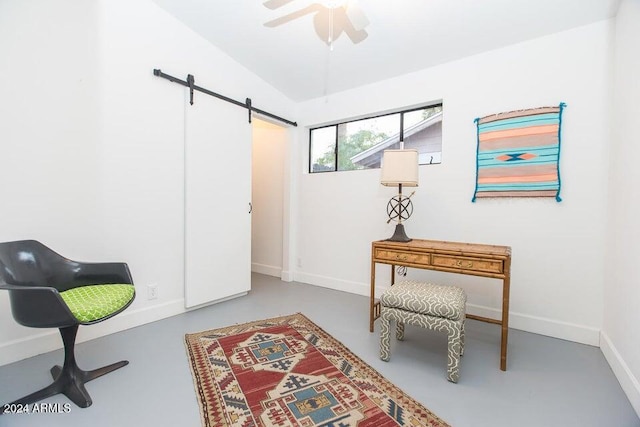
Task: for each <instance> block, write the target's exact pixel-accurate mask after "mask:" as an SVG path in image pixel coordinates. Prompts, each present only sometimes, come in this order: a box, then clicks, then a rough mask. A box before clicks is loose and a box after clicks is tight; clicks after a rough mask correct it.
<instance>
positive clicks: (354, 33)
mask: <svg viewBox="0 0 640 427" xmlns="http://www.w3.org/2000/svg"><path fill="white" fill-rule="evenodd" d="M343 30H344V32H345V34H346V35H347V36H349V38H350V39H351V41H352V42H353V44H358V43H360V42H361V41H363V40H364V39H366V38H367V37H369V33H367V32H366V31H365V30H356V29H355V28H354V27H353V25H352V24H351V22H349V24H348V25H345V26H344V28H343Z"/></svg>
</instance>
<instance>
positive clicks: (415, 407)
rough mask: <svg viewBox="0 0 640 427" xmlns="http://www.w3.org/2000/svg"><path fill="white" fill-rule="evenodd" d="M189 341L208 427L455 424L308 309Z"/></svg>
mask: <svg viewBox="0 0 640 427" xmlns="http://www.w3.org/2000/svg"><path fill="white" fill-rule="evenodd" d="M185 341H186V346H187V353H188V355H189V362H190V365H191V372H192V374H193V378H194V384H195V388H196V394H197V397H198V402H199V404H200V414H201V417H202V424H203V426H205V427H219V426H243V427H249V426H277V427H283V426H304V427H312V426H324V427H347V426H356V425H357V426H361V427H365V426H369V427H390V426H411V427H417V426H437V427H443V426H448V424H447V423H445V422H444V421H442V420H441V419H439V418H438V417H437V416H435V415H434V414H433V413H432V412H431V411H429V410H428V409H426V408H425V407H424V406H422V405H421V404H420V403H418V402H416V401H415V400H413V399H412V398H411V397H409V396H407V395H406V394H405V393H404V392H402V390H400V389H399V388H398V387H396V386H395V385H393V384H392V383H391V382H389V381H388V380H386V379H385V378H384V377H382V376H381V375H380V374H379V373H378V372H376V371H375V370H374V369H373V368H371V367H370V366H369V365H367V364H366V363H364V362H363V361H362V360H360V359H359V358H358V357H357V356H356V355H354V354H353V353H351V351H349V350H348V349H347V348H346V347H345V346H344V345H342V344H341V343H340V342H339V341H337V340H336V339H335V338H333V337H332V336H331V335H329V334H328V333H326V332H325V331H323V330H322V329H321V328H320V327H319V326H317V325H316V324H314V323H313V322H312V321H311V320H309V319H308V318H306V317H305V316H304V315H302V314H300V313H298V314H293V315H290V316H283V317H277V318H273V319H267V320H261V321H256V322H250V323H245V324H242V325H234V326H229V327H226V328H221V329H214V330H210V331H205V332H200V333H196V334H187V335H186V336H185Z"/></svg>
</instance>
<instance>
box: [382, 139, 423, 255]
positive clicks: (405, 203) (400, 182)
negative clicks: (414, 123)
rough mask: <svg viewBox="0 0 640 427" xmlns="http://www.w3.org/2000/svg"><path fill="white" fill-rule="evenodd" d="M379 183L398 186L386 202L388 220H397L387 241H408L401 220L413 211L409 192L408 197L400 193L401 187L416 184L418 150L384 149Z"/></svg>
mask: <svg viewBox="0 0 640 427" xmlns="http://www.w3.org/2000/svg"><path fill="white" fill-rule="evenodd" d="M380 183H381V184H382V185H385V186H388V187H390V186H396V185H397V186H398V195H396V196H394V197H392V198H391V200H389V203H387V215H389V220H388V221H387V224H388V223H389V222H391V221H397V223H398V224H396V229H395V232H394V233H393V236H391V237H390V238H389V239H387V240H389V241H392V242H410V241H411V239H410V238H409V237H407V234H406V233H405V231H404V225H403V224H402V222H403V221H406V220H407V219H409V217H410V216H411V214H412V213H413V203H411V196H413V194H414V193H415V191H414V192H413V193H411V194H410V195H409V196H408V197H407V196H403V195H402V187H403V186H404V187H417V186H418V150H411V149H407V150H384V153H383V155H382V173H381V178H380Z"/></svg>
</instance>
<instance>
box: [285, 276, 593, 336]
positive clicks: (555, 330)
mask: <svg viewBox="0 0 640 427" xmlns="http://www.w3.org/2000/svg"><path fill="white" fill-rule="evenodd" d="M294 280H296V281H298V282H302V283H308V284H310V285H314V286H321V287H323V288H329V289H334V290H337V291H343V292H349V293H352V294H357V295H363V296H366V297H368V296H369V289H370V286H371V285H370V284H369V283H362V282H352V281H347V280H340V279H334V278H332V277H327V276H320V275H317V274H309V273H302V272H296V273H295V278H294ZM385 289H387V287H385V286H376V295H380V294H381V293H382V292H384V290H385ZM467 311H468V313H470V314H475V315H477V316H483V317H491V318H494V319H500V309H499V308H492V307H484V306H480V305H476V304H469V303H467ZM509 327H510V328H513V329H518V330H521V331H525V332H532V333H535V334H540V335H545V336H548V337H553V338H560V339H563V340H567V341H574V342H578V343H581V344H588V345H593V346H596V347H597V346H598V345H599V343H600V330H599V329H596V328H591V327H588V326H584V325H578V324H573V323H567V322H562V321H559V320H554V319H547V318H543V317H537V316H531V315H528V314H522V313H516V312H513V311H512V312H511V313H510V314H509Z"/></svg>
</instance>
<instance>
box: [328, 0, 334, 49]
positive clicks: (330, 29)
mask: <svg viewBox="0 0 640 427" xmlns="http://www.w3.org/2000/svg"><path fill="white" fill-rule="evenodd" d="M335 10H336V9H335V8H333V7H332V8H331V18H330V21H329V50H330V51H331V52H333V15H334V13H335Z"/></svg>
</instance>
